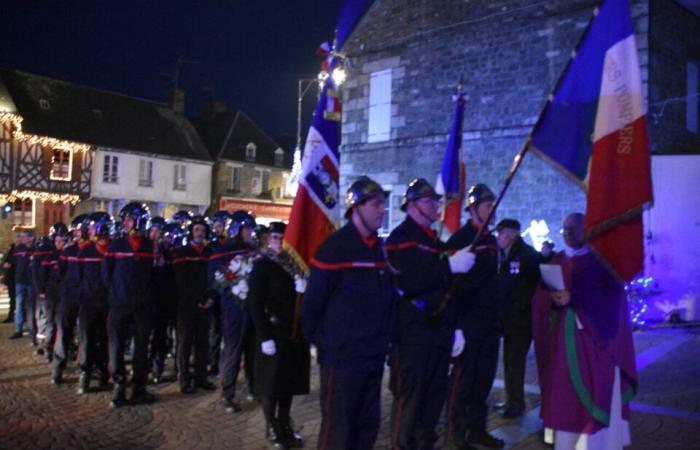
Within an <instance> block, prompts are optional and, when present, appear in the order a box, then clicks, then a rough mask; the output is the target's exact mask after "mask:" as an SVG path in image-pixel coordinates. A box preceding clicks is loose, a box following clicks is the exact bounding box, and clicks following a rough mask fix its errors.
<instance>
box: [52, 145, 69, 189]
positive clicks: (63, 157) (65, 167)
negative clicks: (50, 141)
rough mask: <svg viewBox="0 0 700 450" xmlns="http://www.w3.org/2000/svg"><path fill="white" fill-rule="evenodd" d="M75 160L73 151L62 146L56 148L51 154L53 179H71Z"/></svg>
mask: <svg viewBox="0 0 700 450" xmlns="http://www.w3.org/2000/svg"><path fill="white" fill-rule="evenodd" d="M72 162H73V152H71V151H70V150H64V149H62V148H55V149H54V150H53V154H52V156H51V175H50V178H51V179H52V180H61V181H70V176H71V163H72Z"/></svg>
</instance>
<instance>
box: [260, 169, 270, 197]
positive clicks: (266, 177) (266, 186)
mask: <svg viewBox="0 0 700 450" xmlns="http://www.w3.org/2000/svg"><path fill="white" fill-rule="evenodd" d="M261 190H262V192H263V193H266V192H268V191H269V190H270V172H269V171H267V170H263V171H262V183H261Z"/></svg>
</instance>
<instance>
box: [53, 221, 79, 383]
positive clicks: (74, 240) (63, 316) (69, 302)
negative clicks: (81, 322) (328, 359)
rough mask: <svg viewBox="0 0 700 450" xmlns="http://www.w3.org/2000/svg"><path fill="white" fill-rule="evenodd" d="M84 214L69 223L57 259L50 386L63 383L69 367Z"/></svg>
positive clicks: (75, 314)
mask: <svg viewBox="0 0 700 450" xmlns="http://www.w3.org/2000/svg"><path fill="white" fill-rule="evenodd" d="M87 218H88V216H87V215H86V214H80V215H78V216H76V217H74V218H73V220H72V221H71V223H70V241H69V242H68V243H67V244H66V246H65V248H64V249H63V252H61V255H60V257H59V269H60V273H61V288H60V297H59V301H58V306H57V308H56V341H55V343H54V347H53V368H52V373H51V383H52V384H59V383H61V382H63V371H64V370H65V369H66V364H67V363H68V353H69V351H70V350H71V347H72V346H73V336H74V333H75V326H76V324H77V322H78V312H79V310H80V303H79V297H80V277H81V275H82V270H81V268H80V258H79V257H78V254H79V253H80V247H81V246H85V245H86V244H87V233H85V234H83V231H84V230H85V227H86V226H87V222H86V221H87Z"/></svg>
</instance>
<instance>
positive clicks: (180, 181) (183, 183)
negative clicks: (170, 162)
mask: <svg viewBox="0 0 700 450" xmlns="http://www.w3.org/2000/svg"><path fill="white" fill-rule="evenodd" d="M173 189H175V190H177V191H184V190H185V189H187V166H186V165H184V164H175V180H174V183H173Z"/></svg>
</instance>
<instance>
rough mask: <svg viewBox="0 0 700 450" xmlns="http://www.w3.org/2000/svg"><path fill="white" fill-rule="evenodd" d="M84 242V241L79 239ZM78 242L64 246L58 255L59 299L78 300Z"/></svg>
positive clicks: (65, 300) (79, 271) (66, 300)
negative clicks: (59, 273)
mask: <svg viewBox="0 0 700 450" xmlns="http://www.w3.org/2000/svg"><path fill="white" fill-rule="evenodd" d="M81 242H84V241H81ZM79 253H80V242H76V243H73V244H70V245H68V246H66V247H65V248H64V249H63V252H62V253H61V256H60V257H59V269H60V272H61V301H63V302H76V303H77V302H78V299H79V296H80V277H81V275H82V273H81V268H80V265H81V264H80V258H79V257H78V254H79Z"/></svg>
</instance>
